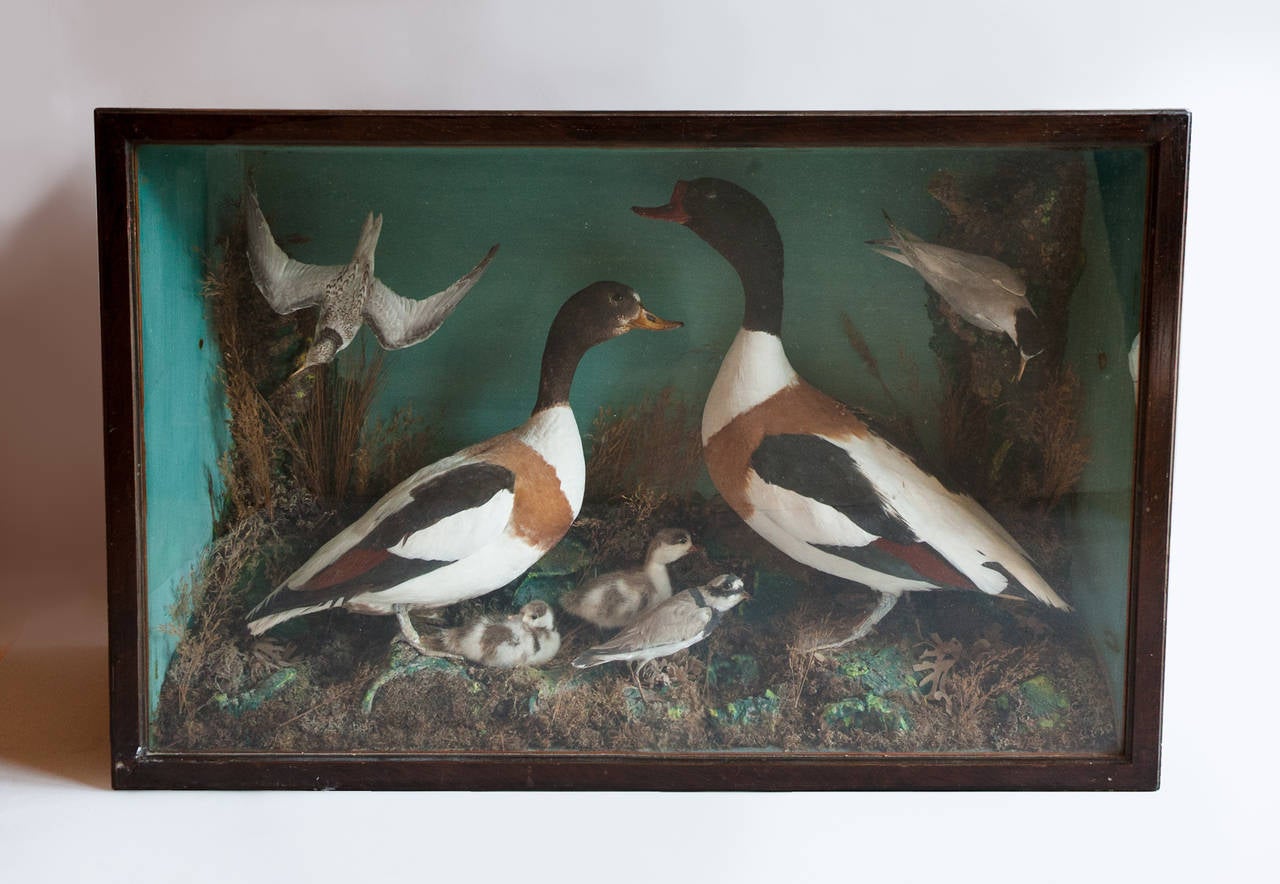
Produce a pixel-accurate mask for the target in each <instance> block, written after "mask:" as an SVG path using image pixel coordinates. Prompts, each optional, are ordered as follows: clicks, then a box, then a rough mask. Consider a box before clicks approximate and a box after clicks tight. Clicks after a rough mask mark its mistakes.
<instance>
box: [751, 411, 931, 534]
mask: <svg viewBox="0 0 1280 884" xmlns="http://www.w3.org/2000/svg"><path fill="white" fill-rule="evenodd" d="M751 468H752V469H753V470H755V471H756V473H757V474H758V475H759V476H760V478H761V479H763V480H764V481H766V482H768V483H769V484H770V485H777V486H778V487H780V488H786V489H787V490H788V491H794V492H795V493H796V494H800V495H802V496H804V497H808V498H811V499H813V500H816V501H818V502H819V503H825V504H826V505H827V506H829V507H831V508H832V509H835V510H837V511H839V512H840V513H841V514H843V515H844V516H845V518H847V519H849V520H850V521H851V522H853V523H854V524H855V525H857V526H858V527H859V528H861V529H862V530H864V531H866V532H867V533H869V534H874V535H876V536H877V537H884V538H886V539H888V540H892V541H894V542H895V543H914V542H915V541H916V540H918V539H919V538H917V537H916V535H915V533H914V532H913V531H912V530H911V528H910V527H909V526H908V525H907V524H906V523H905V522H903V521H902V520H901V519H900V518H898V516H897V515H895V514H894V513H893V512H892V511H891V510H889V509H888V507H886V506H885V503H884V501H883V500H882V499H881V497H880V495H879V494H877V493H876V490H875V487H874V486H873V485H872V484H871V482H870V481H869V480H868V479H867V477H866V476H864V475H862V473H861V472H859V471H858V468H857V465H856V464H854V462H853V461H852V460H851V459H850V458H849V453H848V452H847V451H845V450H844V449H843V448H841V447H840V446H839V445H836V444H835V443H834V442H828V441H827V440H826V439H823V438H821V437H820V436H811V435H807V434H801V433H787V434H779V435H774V436H765V437H764V439H763V440H761V442H760V445H759V446H758V447H757V448H756V450H755V451H754V452H752V454H751Z"/></svg>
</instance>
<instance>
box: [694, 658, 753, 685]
mask: <svg viewBox="0 0 1280 884" xmlns="http://www.w3.org/2000/svg"><path fill="white" fill-rule="evenodd" d="M759 680H760V663H759V661H757V660H756V658H755V657H753V656H751V655H750V654H733V655H732V656H729V657H716V658H715V659H713V660H712V661H711V664H710V665H709V666H708V668H707V682H708V683H709V684H710V685H711V687H713V688H726V687H735V686H736V687H740V688H747V689H750V688H752V687H754V686H755V684H756V682H757V681H759Z"/></svg>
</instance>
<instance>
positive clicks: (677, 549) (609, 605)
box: [560, 528, 694, 629]
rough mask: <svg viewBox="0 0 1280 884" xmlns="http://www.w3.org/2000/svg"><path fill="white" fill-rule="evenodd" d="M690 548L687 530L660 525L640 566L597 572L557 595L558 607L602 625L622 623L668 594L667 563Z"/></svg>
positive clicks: (686, 553)
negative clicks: (574, 587) (623, 569)
mask: <svg viewBox="0 0 1280 884" xmlns="http://www.w3.org/2000/svg"><path fill="white" fill-rule="evenodd" d="M693 550H694V545H693V539H692V538H691V537H690V536H689V532H688V531H685V530H684V529H682V528H663V529H662V530H661V531H659V532H658V533H657V534H655V535H654V538H653V540H652V541H650V542H649V549H648V551H647V552H646V554H645V558H644V567H642V568H633V569H631V570H629V571H614V572H612V573H609V574H601V575H600V576H599V577H596V578H595V579H594V580H588V581H587V582H586V583H584V584H582V585H581V586H579V587H578V588H577V589H574V590H572V591H570V592H567V593H565V594H564V595H563V596H561V597H560V607H562V608H564V609H565V610H566V611H568V612H569V613H570V614H573V615H575V616H577V617H581V618H582V619H583V620H586V621H587V622H588V623H594V624H595V625H596V626H602V627H604V628H605V629H617V628H618V627H620V626H626V625H627V624H628V623H630V622H631V621H632V620H634V619H636V617H637V616H638V615H639V614H640V613H642V612H643V611H645V610H647V609H648V608H652V607H653V606H654V605H656V604H658V603H659V602H664V601H666V600H667V599H669V598H671V576H670V575H669V574H668V573H667V565H670V564H671V563H672V562H676V561H679V560H680V559H682V558H684V557H685V556H686V555H688V554H689V553H690V552H692V551H693Z"/></svg>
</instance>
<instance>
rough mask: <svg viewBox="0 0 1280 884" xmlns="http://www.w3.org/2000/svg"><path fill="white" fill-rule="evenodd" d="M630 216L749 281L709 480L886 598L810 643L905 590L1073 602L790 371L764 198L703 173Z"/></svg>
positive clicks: (717, 403) (979, 519)
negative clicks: (1015, 594) (683, 236)
mask: <svg viewBox="0 0 1280 884" xmlns="http://www.w3.org/2000/svg"><path fill="white" fill-rule="evenodd" d="M633 211H635V212H636V213H638V214H639V215H642V216H644V217H648V218H654V219H657V220H661V221H668V222H672V223H676V224H680V225H681V226H684V227H687V228H689V230H690V231H692V232H693V233H694V234H696V235H697V236H698V237H699V238H701V239H702V240H703V241H704V242H706V243H707V244H708V245H710V246H711V247H712V248H714V249H715V250H716V251H718V252H719V253H720V254H721V255H722V256H723V257H724V258H725V259H726V260H727V261H728V262H729V264H730V266H732V267H733V269H734V270H736V271H737V273H738V277H739V279H740V280H741V283H742V291H743V301H744V311H743V318H742V325H741V327H740V328H739V330H738V334H737V337H735V338H734V341H733V344H732V345H731V346H730V347H729V351H728V352H727V353H726V354H725V357H724V360H723V361H722V362H721V363H720V371H719V373H718V374H717V375H716V379H715V382H714V383H713V384H712V385H711V392H710V393H709V394H708V395H707V402H706V405H705V406H704V408H703V411H702V447H703V456H704V458H705V460H706V464H707V472H708V473H709V474H710V475H711V481H712V482H713V483H714V484H715V486H716V488H717V489H718V490H719V491H720V494H721V496H722V497H723V498H724V500H725V502H726V503H728V504H729V506H730V507H732V508H733V510H734V511H735V512H737V513H738V515H740V516H741V517H742V518H743V520H744V521H745V522H746V523H747V524H748V525H749V526H750V527H751V528H752V530H754V531H755V532H756V533H757V534H759V535H760V536H761V537H763V538H764V539H765V540H767V541H768V542H769V543H770V544H772V545H773V546H774V547H776V548H777V549H778V550H779V551H781V552H783V553H785V554H786V555H788V556H790V557H791V558H792V559H795V560H796V561H798V562H800V563H801V564H804V565H807V566H809V567H810V568H814V569H815V570H817V571H821V572H823V573H825V574H830V575H832V576H835V577H840V578H843V579H844V580H847V581H849V582H850V583H854V584H861V585H863V586H866V587H867V588H869V589H872V590H875V592H877V593H878V594H879V599H878V601H877V604H876V606H875V608H873V609H872V610H871V612H870V613H869V614H867V615H866V616H864V617H863V618H862V619H861V620H859V621H858V623H857V624H856V625H855V626H854V628H853V631H852V632H851V633H850V634H849V635H848V636H847V637H845V638H843V639H839V640H837V641H834V642H831V643H824V644H820V645H818V646H816V647H813V648H810V649H809V650H812V651H820V650H825V649H830V648H838V647H842V646H844V645H847V644H850V643H852V642H855V641H857V640H859V639H861V638H862V637H863V636H865V635H867V634H868V633H869V632H870V631H871V629H872V627H874V626H875V624H876V623H878V622H879V621H880V620H881V619H882V618H883V617H884V616H885V615H886V614H888V613H889V611H891V610H892V609H893V606H894V605H895V604H896V603H897V601H898V597H899V596H901V595H902V593H904V592H928V591H932V590H938V589H967V590H977V591H981V592H984V593H987V594H989V595H1000V594H1002V593H1004V592H1005V591H1006V590H1013V589H1016V588H1021V589H1022V590H1024V591H1026V592H1027V593H1028V594H1029V595H1032V596H1034V597H1035V598H1037V599H1039V600H1040V601H1041V602H1043V603H1044V604H1046V605H1050V606H1052V607H1054V608H1058V609H1060V610H1065V611H1069V610H1071V606H1070V605H1069V604H1067V602H1066V601H1065V600H1064V599H1063V598H1062V597H1061V596H1059V595H1058V594H1057V593H1056V592H1055V591H1054V590H1053V588H1052V587H1050V586H1049V584H1048V583H1047V582H1046V581H1045V579H1044V577H1042V576H1041V575H1040V573H1039V571H1037V570H1036V567H1035V565H1034V564H1033V563H1032V561H1031V559H1030V557H1029V556H1028V555H1027V553H1026V552H1025V551H1024V550H1023V549H1022V547H1021V546H1019V545H1018V543H1017V541H1015V540H1014V539H1013V538H1012V537H1011V536H1010V535H1009V533H1008V532H1007V531H1006V530H1005V529H1004V528H1003V527H1002V526H1001V525H1000V524H999V523H998V522H996V520H995V518H993V517H992V516H991V514H989V513H988V512H987V511H986V510H984V509H983V508H982V507H981V506H979V505H978V503H977V501H975V500H974V499H973V498H971V497H968V496H966V495H964V494H962V493H960V492H958V491H954V490H952V489H951V488H948V487H947V486H945V485H944V484H943V483H942V482H940V481H939V480H938V479H937V478H936V477H934V476H932V475H930V474H929V473H927V472H926V471H925V470H923V469H921V467H920V466H919V465H918V464H916V462H915V461H914V460H912V459H911V458H910V457H909V456H907V455H906V454H904V453H903V452H902V451H899V450H898V449H897V448H895V447H894V446H893V445H891V444H890V443H889V442H888V441H887V440H885V439H883V438H881V437H880V436H878V435H876V433H875V432H874V431H873V430H872V429H871V428H870V427H869V426H867V425H866V424H865V423H864V422H863V421H862V420H861V419H860V418H859V417H858V416H857V414H856V413H855V412H853V411H851V410H850V409H849V408H847V407H846V406H845V405H844V404H843V403H840V402H838V401H836V400H835V399H833V398H831V397H830V396H828V395H826V394H825V393H823V392H822V391H821V390H819V389H817V388H816V387H814V386H812V385H810V384H809V383H807V382H806V381H805V380H804V379H803V378H801V377H800V375H799V374H798V373H797V372H796V370H795V369H794V368H793V367H792V366H791V362H790V361H789V360H788V359H787V354H786V351H785V349H784V348H783V344H782V305H783V248H782V237H781V235H780V234H779V233H778V228H777V224H776V223H775V222H774V220H773V216H772V215H771V214H770V213H769V210H768V208H767V207H766V206H765V205H764V203H762V202H761V201H760V200H759V199H758V198H757V197H756V196H755V195H754V194H752V193H750V192H749V191H747V190H746V189H744V188H742V187H740V186H738V185H737V184H734V183H733V182H731V181H725V180H723V179H719V178H699V179H695V180H693V181H680V182H678V183H677V184H676V186H675V189H674V190H673V191H672V194H671V199H670V201H669V202H668V203H667V204H666V205H665V206H655V207H635V208H633Z"/></svg>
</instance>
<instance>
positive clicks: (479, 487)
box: [358, 463, 516, 549]
mask: <svg viewBox="0 0 1280 884" xmlns="http://www.w3.org/2000/svg"><path fill="white" fill-rule="evenodd" d="M515 487H516V477H515V473H513V472H511V470H509V469H507V468H506V467H500V466H498V465H496V464H491V463H475V464H463V465H462V466H460V467H455V468H454V469H452V470H449V471H448V472H447V473H442V474H441V475H438V476H432V477H431V478H430V479H427V480H426V481H425V482H423V483H422V484H421V485H417V486H415V487H414V488H413V489H411V490H410V492H409V494H410V496H411V497H412V498H413V500H412V501H411V502H410V503H408V504H406V505H405V506H403V507H401V508H400V509H399V510H397V511H396V512H394V513H392V514H391V515H389V516H387V517H386V518H385V519H383V520H382V521H381V522H380V523H379V524H378V526H377V527H376V528H374V529H373V530H372V531H370V532H369V534H368V535H367V536H366V537H365V538H364V540H362V541H360V543H359V544H358V545H359V546H360V547H363V548H365V549H389V548H391V547H393V546H395V545H396V544H398V543H402V542H403V541H404V539H405V538H406V537H408V536H409V535H410V534H413V533H414V532H415V531H421V530H422V529H423V528H429V527H431V526H432V525H434V524H435V523H436V522H439V521H440V520H442V519H445V518H448V517H449V516H453V515H456V514H458V513H461V512H465V511H466V510H469V509H475V508H476V507H478V506H482V505H483V504H485V503H487V502H488V501H489V500H490V499H492V497H493V496H494V495H495V494H497V493H499V492H500V491H513V490H514V489H515Z"/></svg>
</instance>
